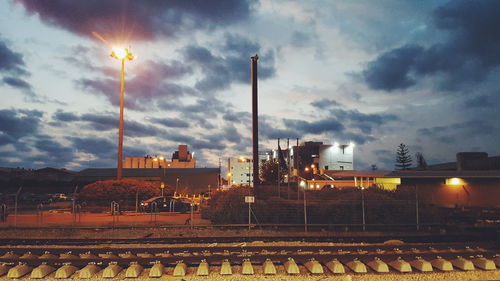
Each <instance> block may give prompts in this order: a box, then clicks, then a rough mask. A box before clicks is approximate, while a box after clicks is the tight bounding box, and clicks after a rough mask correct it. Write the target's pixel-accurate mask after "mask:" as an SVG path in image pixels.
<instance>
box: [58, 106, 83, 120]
mask: <svg viewBox="0 0 500 281" xmlns="http://www.w3.org/2000/svg"><path fill="white" fill-rule="evenodd" d="M52 119H54V120H56V121H62V122H73V121H78V120H80V117H78V116H77V115H76V114H74V113H72V112H64V111H62V110H61V109H58V110H57V111H56V112H55V113H54V114H53V115H52Z"/></svg>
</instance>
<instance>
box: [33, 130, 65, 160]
mask: <svg viewBox="0 0 500 281" xmlns="http://www.w3.org/2000/svg"><path fill="white" fill-rule="evenodd" d="M33 146H34V147H35V148H36V149H38V151H39V152H41V153H42V155H35V156H32V157H31V160H32V161H40V162H43V163H45V164H46V165H47V166H51V167H64V166H65V165H66V164H67V163H69V162H71V161H72V160H74V155H73V149H72V148H70V147H66V146H63V145H62V144H60V143H59V142H57V141H55V140H53V139H52V138H51V137H49V136H40V137H39V138H38V139H37V140H36V141H35V142H34V144H33Z"/></svg>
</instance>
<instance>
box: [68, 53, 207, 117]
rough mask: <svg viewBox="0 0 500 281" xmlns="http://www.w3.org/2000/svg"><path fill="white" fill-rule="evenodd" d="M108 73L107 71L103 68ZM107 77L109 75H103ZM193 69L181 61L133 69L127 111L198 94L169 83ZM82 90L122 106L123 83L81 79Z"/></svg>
mask: <svg viewBox="0 0 500 281" xmlns="http://www.w3.org/2000/svg"><path fill="white" fill-rule="evenodd" d="M101 70H102V71H104V72H107V70H106V69H101ZM104 72H103V74H104V75H106V73H104ZM191 73H192V69H191V67H190V66H187V65H186V64H182V63H181V62H179V61H175V60H174V61H171V62H170V63H169V64H166V63H157V62H153V61H150V60H148V61H145V62H141V63H140V64H139V65H138V66H137V67H136V68H135V70H134V76H133V77H132V78H129V79H127V83H126V86H125V91H126V96H125V106H126V107H127V108H128V109H135V110H145V109H150V108H149V107H150V106H151V105H152V104H154V102H155V101H156V100H158V99H164V98H168V99H176V98H179V97H181V96H184V95H196V94H197V93H196V92H195V91H194V90H193V89H191V88H190V87H186V86H182V85H179V84H176V83H172V82H169V81H170V80H172V79H179V78H181V77H183V76H185V75H188V74H191ZM75 83H76V84H77V86H79V87H80V88H82V89H84V90H86V91H88V92H90V93H93V94H96V95H104V96H105V97H106V98H107V99H108V100H109V101H110V102H111V104H113V105H119V103H120V96H119V95H118V94H117V93H118V92H119V90H120V83H119V80H117V79H114V78H113V79H110V78H82V79H80V80H77V81H75Z"/></svg>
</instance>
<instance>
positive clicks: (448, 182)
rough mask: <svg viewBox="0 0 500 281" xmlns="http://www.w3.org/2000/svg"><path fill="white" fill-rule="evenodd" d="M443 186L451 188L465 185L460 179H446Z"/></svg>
mask: <svg viewBox="0 0 500 281" xmlns="http://www.w3.org/2000/svg"><path fill="white" fill-rule="evenodd" d="M445 184H446V185H451V186H457V185H465V181H464V180H463V179H461V178H448V179H446V180H445Z"/></svg>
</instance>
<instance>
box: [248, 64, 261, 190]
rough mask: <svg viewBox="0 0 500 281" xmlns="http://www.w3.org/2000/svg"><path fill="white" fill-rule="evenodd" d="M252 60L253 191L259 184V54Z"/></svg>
mask: <svg viewBox="0 0 500 281" xmlns="http://www.w3.org/2000/svg"><path fill="white" fill-rule="evenodd" d="M250 59H251V60H252V66H251V72H252V76H251V80H252V81H251V82H252V142H253V148H252V149H253V187H254V192H255V190H256V188H257V186H258V185H259V184H260V179H259V117H258V116H259V114H258V107H259V103H258V100H257V60H258V59H259V56H258V55H257V54H255V56H253V57H251V58H250Z"/></svg>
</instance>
